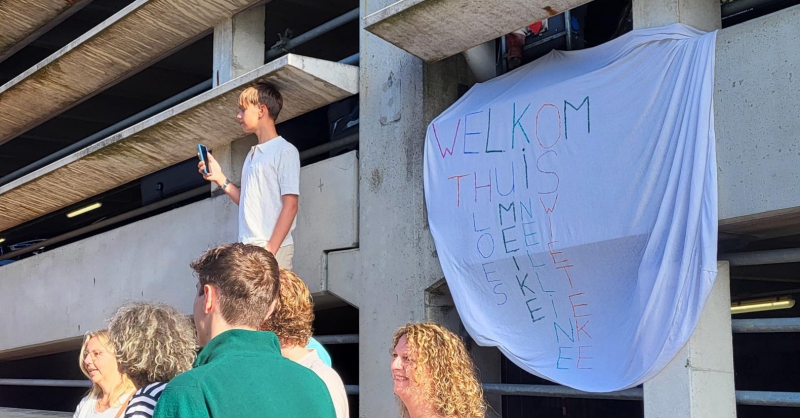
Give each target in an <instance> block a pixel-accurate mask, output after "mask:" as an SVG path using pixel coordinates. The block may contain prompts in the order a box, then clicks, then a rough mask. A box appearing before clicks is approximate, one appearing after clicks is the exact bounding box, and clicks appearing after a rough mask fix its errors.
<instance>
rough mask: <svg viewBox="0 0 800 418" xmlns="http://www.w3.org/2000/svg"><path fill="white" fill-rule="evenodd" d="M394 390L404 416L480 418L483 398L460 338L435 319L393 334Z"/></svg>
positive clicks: (421, 417)
mask: <svg viewBox="0 0 800 418" xmlns="http://www.w3.org/2000/svg"><path fill="white" fill-rule="evenodd" d="M393 347H394V348H393V349H392V351H391V354H392V378H393V380H394V393H395V395H397V397H398V399H399V400H400V404H401V412H402V414H403V416H404V417H407V418H434V417H436V418H441V417H457V418H483V416H484V415H485V413H486V402H485V401H484V399H483V389H482V388H481V384H480V382H479V381H478V377H477V374H476V371H475V366H474V364H473V363H472V359H471V358H470V356H469V353H468V352H467V349H466V347H465V346H464V342H463V341H461V339H460V338H459V337H458V336H457V335H455V334H453V333H452V332H450V331H449V330H447V329H446V328H444V327H443V326H441V325H438V324H434V323H424V324H407V325H405V326H403V327H400V329H398V330H397V331H395V333H394V343H393Z"/></svg>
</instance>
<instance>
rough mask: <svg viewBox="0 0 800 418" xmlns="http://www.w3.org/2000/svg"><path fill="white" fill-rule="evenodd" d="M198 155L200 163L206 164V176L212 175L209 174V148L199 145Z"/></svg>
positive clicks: (204, 170) (204, 169)
mask: <svg viewBox="0 0 800 418" xmlns="http://www.w3.org/2000/svg"><path fill="white" fill-rule="evenodd" d="M197 153H198V154H199V155H200V161H202V162H203V163H205V168H203V172H204V173H206V175H209V174H211V173H209V172H208V148H206V146H205V145H203V144H197Z"/></svg>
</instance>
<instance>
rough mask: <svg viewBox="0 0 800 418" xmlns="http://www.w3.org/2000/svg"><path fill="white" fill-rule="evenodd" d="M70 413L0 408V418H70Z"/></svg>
mask: <svg viewBox="0 0 800 418" xmlns="http://www.w3.org/2000/svg"><path fill="white" fill-rule="evenodd" d="M72 415H73V414H72V412H59V411H37V410H34V409H17V408H0V417H3V418H52V417H63V418H67V417H71V416H72Z"/></svg>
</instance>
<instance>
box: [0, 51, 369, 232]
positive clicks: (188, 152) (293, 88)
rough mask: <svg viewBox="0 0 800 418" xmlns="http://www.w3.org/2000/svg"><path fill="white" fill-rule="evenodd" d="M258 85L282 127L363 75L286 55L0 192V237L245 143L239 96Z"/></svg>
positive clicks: (344, 92)
mask: <svg viewBox="0 0 800 418" xmlns="http://www.w3.org/2000/svg"><path fill="white" fill-rule="evenodd" d="M261 80H269V81H271V82H273V83H274V84H275V85H277V86H278V88H279V89H280V90H281V92H282V93H283V97H284V102H283V110H282V111H281V114H280V116H279V117H278V122H282V121H285V120H288V119H291V118H293V117H295V116H299V115H302V114H304V113H307V112H310V111H312V110H314V109H317V108H320V107H322V106H325V105H327V104H330V103H333V102H335V101H337V100H341V99H343V98H346V97H349V96H351V95H354V94H356V93H358V67H353V66H350V65H344V64H339V63H335V62H329V61H323V60H318V59H314V58H308V57H302V56H299V55H293V54H289V55H285V56H283V57H281V58H279V59H277V60H275V61H273V62H271V63H269V64H266V65H264V66H262V67H260V68H257V69H255V70H253V71H251V72H249V73H247V74H244V75H242V76H241V77H238V78H236V79H234V80H231V81H230V82H227V83H225V84H223V85H221V86H219V87H217V88H214V89H212V90H210V91H208V92H206V93H203V94H201V95H199V96H197V97H194V98H192V99H190V100H187V101H186V102H184V103H181V104H180V105H178V106H175V107H173V108H171V109H169V110H167V111H164V112H162V113H160V114H158V115H156V116H153V117H152V118H150V119H147V120H145V121H143V122H141V123H138V124H136V125H134V126H131V127H130V128H127V129H125V130H123V131H121V132H119V133H117V134H114V135H112V136H110V137H108V138H106V139H104V140H102V141H100V142H98V143H96V144H94V145H91V146H89V147H87V148H84V149H83V150H81V151H78V152H76V153H75V154H72V155H70V156H68V157H65V158H63V159H61V160H59V161H57V162H55V163H53V164H50V165H48V166H47V167H44V168H42V169H40V170H37V171H35V172H33V173H31V174H29V175H27V176H25V177H23V178H20V179H19V180H16V181H14V182H11V183H9V184H6V185H4V186H1V187H0V212H2V213H4V216H3V217H2V218H0V231H2V230H5V229H7V228H11V227H13V226H16V225H19V224H21V223H23V222H26V221H29V220H32V219H35V218H38V217H40V216H42V215H45V214H47V213H50V212H53V211H56V210H59V209H62V208H64V207H66V206H69V205H71V204H74V203H77V202H80V201H82V200H84V199H87V198H90V197H92V196H96V195H97V194H99V193H102V192H105V191H107V190H110V189H113V188H114V187H117V186H120V185H122V184H125V183H127V182H129V181H132V180H135V179H138V178H141V177H143V176H145V175H147V174H150V173H153V172H155V171H158V170H160V169H162V168H165V167H169V166H171V165H173V164H176V163H178V162H181V161H184V160H186V159H188V158H191V157H193V156H195V155H196V154H197V148H196V145H197V143H198V142H202V143H204V144H206V146H208V147H209V148H211V149H214V148H217V147H219V146H222V145H226V144H229V143H230V142H232V141H233V140H235V139H237V138H241V137H243V136H244V133H243V132H242V129H241V127H240V126H239V123H238V122H237V121H236V119H235V118H234V115H235V113H236V111H237V106H238V105H237V103H238V97H239V93H240V92H241V91H242V90H244V89H245V88H247V87H248V86H250V85H252V84H253V83H255V82H257V81H261ZM0 97H2V96H0ZM0 125H2V124H0Z"/></svg>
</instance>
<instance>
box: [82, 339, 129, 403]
mask: <svg viewBox="0 0 800 418" xmlns="http://www.w3.org/2000/svg"><path fill="white" fill-rule="evenodd" d="M78 365H79V367H80V368H81V371H82V372H83V374H84V375H85V376H86V377H87V378H89V380H91V381H92V389H91V390H90V391H89V394H88V395H86V397H84V398H83V399H81V403H80V404H78V408H77V409H76V410H75V415H73V418H119V417H120V416H122V413H123V411H124V410H125V407H126V406H127V405H128V401H130V399H131V396H132V395H133V392H134V388H133V382H131V380H130V379H129V378H128V376H126V375H125V374H124V373H123V372H122V371H121V370H120V368H119V364H118V363H117V359H116V357H115V353H114V348H113V347H112V346H111V344H110V343H109V341H108V334H107V333H106V331H105V330H102V331H97V332H91V333H89V334H86V337H84V339H83V345H82V346H81V354H80V357H79V358H78Z"/></svg>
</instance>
